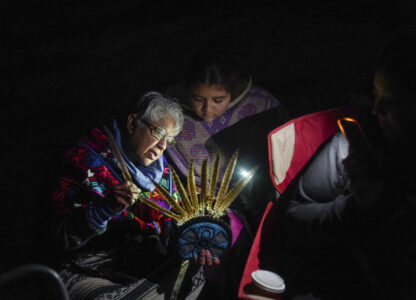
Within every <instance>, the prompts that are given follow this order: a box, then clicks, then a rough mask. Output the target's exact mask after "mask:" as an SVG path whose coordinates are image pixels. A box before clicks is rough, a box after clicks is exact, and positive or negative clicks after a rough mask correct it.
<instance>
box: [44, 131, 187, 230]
mask: <svg viewBox="0 0 416 300" xmlns="http://www.w3.org/2000/svg"><path fill="white" fill-rule="evenodd" d="M164 162H165V168H164V172H163V176H162V179H161V182H160V184H161V185H162V186H163V187H165V188H166V189H167V190H170V191H171V194H172V196H173V197H174V199H175V200H177V201H178V202H180V201H179V195H178V193H177V192H176V187H175V186H174V184H173V182H172V180H171V179H170V170H169V167H168V165H167V162H166V160H164ZM65 163H66V164H65V168H66V169H65V170H64V174H66V175H65V176H64V177H61V178H60V180H59V183H58V186H57V187H56V189H55V191H54V192H53V195H52V197H53V200H54V204H55V206H54V209H55V212H56V213H57V214H61V215H62V214H63V215H67V214H70V213H71V212H72V211H73V210H75V209H77V208H79V207H86V206H87V205H88V203H91V202H99V201H103V198H104V197H105V196H106V195H107V194H108V192H109V189H110V188H111V187H112V186H114V185H118V184H120V183H121V181H122V180H121V172H120V170H119V167H118V165H117V161H116V160H115V158H114V155H113V153H112V152H111V149H110V147H109V144H108V142H107V136H106V135H105V133H104V131H102V130H101V129H98V128H96V129H93V130H91V131H90V134H89V135H88V136H87V137H85V138H84V139H82V140H81V141H80V142H79V143H78V145H77V146H75V147H73V148H72V149H70V150H69V151H68V152H67V153H66V155H65ZM141 195H142V196H145V197H147V198H149V199H150V200H152V201H154V202H156V203H157V204H159V205H161V206H163V207H165V208H167V209H170V206H169V205H168V204H167V203H166V202H165V201H164V199H163V197H162V196H161V195H160V194H159V193H158V191H157V190H154V191H152V192H150V191H146V192H143V193H141ZM123 220H136V221H137V222H138V224H139V225H140V228H141V229H142V230H144V231H151V233H160V232H161V228H163V225H164V224H165V223H166V222H170V218H168V217H166V216H165V215H163V214H162V213H161V212H159V211H156V210H154V209H152V208H150V207H148V206H147V205H145V204H143V203H142V202H140V201H137V202H136V203H135V204H133V205H132V206H131V207H129V208H128V209H127V210H126V211H124V212H123V213H122V214H120V215H119V216H117V217H116V218H113V220H112V222H122V221H123Z"/></svg>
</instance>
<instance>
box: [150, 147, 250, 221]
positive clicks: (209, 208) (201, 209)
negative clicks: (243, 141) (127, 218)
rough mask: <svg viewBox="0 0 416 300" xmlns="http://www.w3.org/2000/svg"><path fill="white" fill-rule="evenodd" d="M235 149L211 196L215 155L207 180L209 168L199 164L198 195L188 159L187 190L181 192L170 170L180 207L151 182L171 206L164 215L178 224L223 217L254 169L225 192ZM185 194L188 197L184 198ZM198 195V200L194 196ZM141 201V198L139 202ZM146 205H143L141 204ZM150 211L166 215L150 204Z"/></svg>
mask: <svg viewBox="0 0 416 300" xmlns="http://www.w3.org/2000/svg"><path fill="white" fill-rule="evenodd" d="M237 158H238V150H237V151H236V152H235V153H234V154H233V156H232V157H231V159H230V161H229V163H228V165H227V168H226V169H225V172H224V176H223V178H222V180H221V186H220V188H219V191H218V193H217V194H216V195H215V192H216V187H217V183H218V177H219V165H220V164H219V162H220V157H219V155H218V154H217V155H216V156H215V158H214V162H213V164H212V168H211V172H210V173H211V177H210V180H209V181H208V177H209V166H208V163H207V160H204V162H203V163H202V169H201V174H202V175H201V193H200V194H199V195H198V192H197V186H196V183H195V177H194V162H193V160H191V162H190V164H189V173H188V181H187V190H185V188H184V186H183V185H182V183H181V181H180V180H179V176H178V175H177V173H176V171H175V170H174V169H173V168H172V167H171V168H170V170H171V173H172V179H173V181H174V183H175V185H176V187H177V190H178V193H179V195H180V196H181V199H182V206H180V205H178V204H177V202H176V200H175V199H174V198H173V197H172V196H171V195H170V194H169V192H168V191H167V190H166V189H165V188H164V187H163V186H161V185H160V184H158V183H156V182H154V184H155V186H156V188H157V190H158V191H159V192H160V193H161V194H162V196H163V197H164V200H165V201H166V202H167V203H168V204H169V205H170V206H172V210H171V211H169V212H170V213H169V214H167V215H168V216H169V217H172V218H173V219H175V220H176V222H177V223H178V225H179V226H180V225H182V224H183V223H185V222H187V221H189V220H191V219H193V218H195V217H199V216H209V217H213V218H220V217H222V216H223V215H224V214H225V210H226V209H227V208H228V207H229V206H230V205H231V203H232V202H233V201H234V200H235V199H236V198H237V196H238V195H239V194H240V192H241V191H242V190H243V189H244V187H245V186H246V185H247V184H248V183H249V182H250V180H251V179H252V177H253V176H254V173H255V172H256V170H257V167H254V168H253V169H251V170H250V171H249V172H248V175H247V176H245V177H244V178H242V179H240V180H239V181H238V182H237V183H236V184H235V185H234V186H233V187H232V188H231V189H230V190H229V191H228V192H227V190H228V187H229V185H230V182H231V179H232V176H233V173H234V169H235V166H236V164H237ZM188 195H189V197H188ZM198 196H199V197H198ZM142 200H143V199H142ZM145 203H146V204H148V203H147V202H145ZM153 204H154V205H153V206H152V208H156V209H158V210H161V211H162V212H164V213H166V209H164V208H163V207H161V206H160V205H158V204H156V203H153Z"/></svg>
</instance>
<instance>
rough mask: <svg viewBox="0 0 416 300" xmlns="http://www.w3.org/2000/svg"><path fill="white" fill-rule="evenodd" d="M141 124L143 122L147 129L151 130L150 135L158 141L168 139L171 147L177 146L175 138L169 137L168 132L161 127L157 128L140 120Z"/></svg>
mask: <svg viewBox="0 0 416 300" xmlns="http://www.w3.org/2000/svg"><path fill="white" fill-rule="evenodd" d="M139 121H140V122H142V123H143V124H144V125H146V126H147V128H149V129H150V133H151V134H152V136H153V137H154V138H155V139H157V140H162V139H163V138H166V141H167V142H168V144H169V145H170V146H173V145H175V143H176V141H175V138H174V137H172V136H168V133H167V131H166V130H165V129H164V128H160V127H156V126H154V125H152V124H150V123H148V122H146V121H145V120H141V119H140V120H139Z"/></svg>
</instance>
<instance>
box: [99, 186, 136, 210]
mask: <svg viewBox="0 0 416 300" xmlns="http://www.w3.org/2000/svg"><path fill="white" fill-rule="evenodd" d="M140 192H141V190H140V189H139V188H138V187H137V186H136V185H135V184H134V183H132V182H129V181H124V182H122V183H120V184H118V185H115V186H113V188H112V190H111V191H110V193H109V194H108V196H107V201H108V204H109V205H110V207H111V209H113V210H115V211H117V212H121V211H122V210H123V209H126V208H127V207H129V206H130V205H132V204H133V203H134V202H135V201H136V199H137V198H138V197H139V193H140Z"/></svg>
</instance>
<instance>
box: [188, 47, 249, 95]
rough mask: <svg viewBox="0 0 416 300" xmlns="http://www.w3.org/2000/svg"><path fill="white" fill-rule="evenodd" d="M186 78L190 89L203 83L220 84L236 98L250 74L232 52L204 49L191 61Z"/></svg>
mask: <svg viewBox="0 0 416 300" xmlns="http://www.w3.org/2000/svg"><path fill="white" fill-rule="evenodd" d="M185 80H186V86H187V88H188V89H189V88H192V87H195V86H196V85H198V84H201V83H202V84H206V85H209V86H211V85H219V86H221V87H223V88H224V89H225V90H226V91H227V92H229V93H230V94H231V96H232V97H233V98H234V97H235V96H236V95H237V94H238V93H239V91H240V90H241V87H242V86H244V85H245V84H246V83H247V80H248V75H247V73H246V72H245V71H244V70H243V69H242V68H241V67H240V65H239V64H237V63H236V61H235V60H234V58H233V57H232V56H231V55H230V54H228V53H225V52H221V53H219V52H216V51H204V52H200V53H198V54H197V55H195V56H194V58H193V59H192V60H191V62H190V63H189V65H188V68H187V70H186V74H185Z"/></svg>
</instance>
